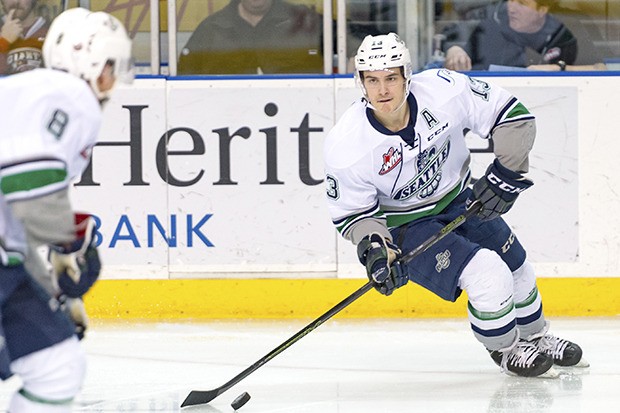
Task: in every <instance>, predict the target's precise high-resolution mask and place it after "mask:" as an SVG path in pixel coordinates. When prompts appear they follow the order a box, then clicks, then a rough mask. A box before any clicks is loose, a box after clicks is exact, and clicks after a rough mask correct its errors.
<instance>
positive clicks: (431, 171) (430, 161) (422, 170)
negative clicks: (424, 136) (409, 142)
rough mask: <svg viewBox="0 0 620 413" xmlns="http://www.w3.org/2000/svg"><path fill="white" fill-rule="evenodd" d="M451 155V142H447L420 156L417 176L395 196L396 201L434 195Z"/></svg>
mask: <svg viewBox="0 0 620 413" xmlns="http://www.w3.org/2000/svg"><path fill="white" fill-rule="evenodd" d="M449 154H450V141H449V140H447V141H446V142H445V143H444V144H443V146H442V147H441V148H439V149H438V148H437V147H436V146H432V147H430V148H428V149H425V150H424V151H423V152H422V153H420V154H419V155H418V159H417V169H418V172H417V174H416V175H415V176H414V177H413V179H411V180H409V182H407V184H406V185H405V186H404V187H402V188H400V189H399V190H398V191H396V193H395V194H394V197H393V198H394V199H395V200H398V201H402V200H405V199H409V198H411V197H412V196H417V197H418V198H420V199H424V198H428V197H429V196H431V195H433V194H434V193H435V191H436V190H437V188H438V187H439V181H441V176H442V173H441V167H442V166H443V164H444V163H446V159H448V155H449Z"/></svg>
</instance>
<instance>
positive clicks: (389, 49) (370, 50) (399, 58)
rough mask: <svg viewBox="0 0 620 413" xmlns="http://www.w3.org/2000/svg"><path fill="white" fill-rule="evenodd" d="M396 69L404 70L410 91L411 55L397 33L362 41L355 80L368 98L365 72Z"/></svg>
mask: <svg viewBox="0 0 620 413" xmlns="http://www.w3.org/2000/svg"><path fill="white" fill-rule="evenodd" d="M394 67H402V68H403V76H404V77H405V80H406V87H407V89H409V84H410V83H411V75H412V72H413V69H412V66H411V55H410V54H409V49H407V46H406V45H405V42H404V41H402V40H401V39H400V37H398V35H397V34H396V33H388V34H380V35H377V36H371V35H368V36H366V37H365V38H364V40H363V41H362V44H361V45H360V47H359V48H358V49H357V54H356V55H355V79H356V81H357V84H358V85H359V86H360V88H361V89H362V91H363V92H364V96H366V88H365V87H364V83H363V81H362V80H363V78H362V73H361V72H364V71H373V70H386V69H390V68H394Z"/></svg>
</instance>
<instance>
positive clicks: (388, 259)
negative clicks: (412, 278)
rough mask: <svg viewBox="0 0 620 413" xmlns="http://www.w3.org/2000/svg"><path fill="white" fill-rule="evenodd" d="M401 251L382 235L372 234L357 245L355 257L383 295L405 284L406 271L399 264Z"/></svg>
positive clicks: (406, 278) (406, 279)
mask: <svg viewBox="0 0 620 413" xmlns="http://www.w3.org/2000/svg"><path fill="white" fill-rule="evenodd" d="M400 255H401V251H400V249H399V248H398V246H396V245H394V244H392V243H391V242H390V241H388V240H387V239H385V238H384V237H383V236H382V235H380V234H378V233H376V232H373V233H372V234H370V235H367V236H366V237H364V238H363V239H362V240H361V241H360V242H359V244H357V256H358V258H359V260H360V262H361V263H362V265H364V266H365V267H366V275H367V276H368V279H369V280H370V281H373V282H374V283H375V288H376V289H377V291H379V292H380V293H381V294H383V295H390V294H392V292H393V291H394V290H395V289H397V288H400V287H402V286H403V285H405V284H407V282H408V281H409V278H408V277H407V273H406V269H405V268H404V267H403V266H402V265H401V264H400V262H399V261H398V258H400Z"/></svg>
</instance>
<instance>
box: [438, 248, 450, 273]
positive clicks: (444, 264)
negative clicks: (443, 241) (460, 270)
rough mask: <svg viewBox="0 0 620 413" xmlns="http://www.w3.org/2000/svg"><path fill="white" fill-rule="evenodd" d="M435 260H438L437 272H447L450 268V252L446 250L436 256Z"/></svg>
mask: <svg viewBox="0 0 620 413" xmlns="http://www.w3.org/2000/svg"><path fill="white" fill-rule="evenodd" d="M435 259H436V260H437V265H435V270H436V271H437V272H441V270H445V269H446V268H448V267H449V266H450V250H445V251H444V252H440V253H439V254H437V255H435Z"/></svg>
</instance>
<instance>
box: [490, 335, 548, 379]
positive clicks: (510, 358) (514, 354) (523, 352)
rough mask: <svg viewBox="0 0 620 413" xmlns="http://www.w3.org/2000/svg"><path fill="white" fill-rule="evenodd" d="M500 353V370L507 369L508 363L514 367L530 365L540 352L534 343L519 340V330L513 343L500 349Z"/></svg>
mask: <svg viewBox="0 0 620 413" xmlns="http://www.w3.org/2000/svg"><path fill="white" fill-rule="evenodd" d="M499 352H501V353H502V362H501V364H500V367H501V368H502V372H504V371H507V370H508V364H509V363H510V365H512V366H515V367H530V366H531V365H532V363H534V360H536V357H537V356H538V354H540V352H539V351H538V348H537V347H536V345H535V344H534V343H532V342H530V341H524V340H520V338H519V331H518V330H517V336H516V338H515V341H514V343H512V344H511V345H510V346H509V347H506V348H503V349H500V350H499Z"/></svg>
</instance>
